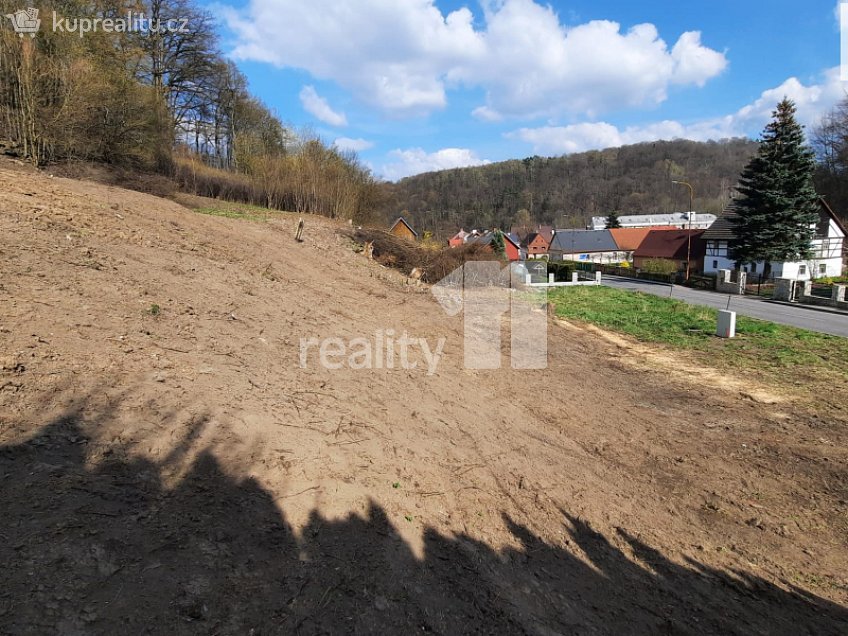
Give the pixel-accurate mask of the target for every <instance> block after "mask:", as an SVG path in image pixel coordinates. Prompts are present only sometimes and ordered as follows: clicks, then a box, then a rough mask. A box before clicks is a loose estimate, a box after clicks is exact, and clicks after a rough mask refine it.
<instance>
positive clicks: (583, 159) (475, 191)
mask: <svg viewBox="0 0 848 636" xmlns="http://www.w3.org/2000/svg"><path fill="white" fill-rule="evenodd" d="M756 149H757V144H756V142H753V141H751V140H748V139H732V140H725V141H721V142H707V143H698V142H693V141H683V140H676V141H659V142H654V143H643V144H636V145H633V146H624V147H622V148H611V149H607V150H601V151H591V152H586V153H579V154H573V155H568V156H563V157H550V158H545V157H531V158H528V159H526V160H521V161H517V160H513V161H503V162H500V163H493V164H488V165H484V166H475V167H471V168H461V169H453V170H445V171H442V172H436V173H427V174H422V175H416V176H413V177H408V178H406V179H402V180H401V181H399V182H398V183H396V184H391V186H390V187H389V188H388V189H387V193H388V196H387V203H386V206H385V208H384V210H383V214H384V216H385V217H386V218H389V217H391V216H392V214H394V213H395V212H396V211H397V210H400V209H403V208H408V209H409V211H410V216H411V217H412V218H413V219H414V222H415V225H416V227H421V228H423V229H428V230H433V231H435V232H436V233H437V234H439V235H441V236H446V235H449V234H452V233H453V232H455V231H456V228H459V227H465V228H469V227H481V228H482V227H493V226H500V227H510V226H511V225H515V222H514V220H515V217H516V214H517V213H518V211H519V210H521V209H527V210H529V211H530V212H532V217H533V220H534V222H535V223H539V224H544V225H551V224H554V225H557V226H559V227H583V226H585V225H586V224H587V223H588V222H589V217H591V216H607V215H609V213H610V211H612V210H617V211H620V212H621V214H640V213H642V214H645V213H651V212H653V213H658V212H659V213H663V212H679V211H681V210H685V209H687V207H688V199H687V198H686V197H684V196H683V194H682V193H680V192H678V191H677V190H675V189H674V186H673V185H672V184H671V180H672V179H673V178H679V177H680V176H682V175H685V176H686V177H687V178H688V179H689V180H690V182H691V183H692V184H693V186H694V187H695V192H696V194H697V198H696V200H695V208H696V210H698V211H702V212H712V213H717V212H720V211H721V210H722V209H723V207H724V205H725V204H726V203H727V201H728V199H729V195H730V191H731V186H732V185H734V184H735V183H736V181H737V178H738V175H739V173H740V172H741V170H742V168H743V167H744V165H745V164H746V162H747V161H748V160H749V159H750V158H751V156H752V155H753V154H754V152H756ZM531 205H532V208H531Z"/></svg>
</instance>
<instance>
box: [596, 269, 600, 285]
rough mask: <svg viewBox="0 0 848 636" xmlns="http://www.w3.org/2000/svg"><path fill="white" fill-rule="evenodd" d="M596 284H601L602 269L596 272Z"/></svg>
mask: <svg viewBox="0 0 848 636" xmlns="http://www.w3.org/2000/svg"><path fill="white" fill-rule="evenodd" d="M595 284H596V285H600V284H601V272H600V271H598V272H595Z"/></svg>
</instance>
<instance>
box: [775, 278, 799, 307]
mask: <svg viewBox="0 0 848 636" xmlns="http://www.w3.org/2000/svg"><path fill="white" fill-rule="evenodd" d="M794 291H795V281H794V280H792V279H791V278H778V279H777V280H776V281H774V296H773V298H774V300H783V301H786V302H789V301H790V300H792V295H793V292H794Z"/></svg>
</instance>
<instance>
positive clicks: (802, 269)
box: [798, 265, 807, 276]
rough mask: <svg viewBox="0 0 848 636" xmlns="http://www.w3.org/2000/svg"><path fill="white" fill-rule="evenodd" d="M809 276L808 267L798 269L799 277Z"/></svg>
mask: <svg viewBox="0 0 848 636" xmlns="http://www.w3.org/2000/svg"><path fill="white" fill-rule="evenodd" d="M806 275H807V266H806V265H801V266H799V267H798V276H806Z"/></svg>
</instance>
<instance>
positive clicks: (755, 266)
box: [751, 263, 757, 274]
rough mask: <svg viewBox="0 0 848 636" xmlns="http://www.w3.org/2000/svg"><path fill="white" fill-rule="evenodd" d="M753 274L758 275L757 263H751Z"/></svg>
mask: <svg viewBox="0 0 848 636" xmlns="http://www.w3.org/2000/svg"><path fill="white" fill-rule="evenodd" d="M751 273H752V274H756V273H757V264H756V263H751Z"/></svg>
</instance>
